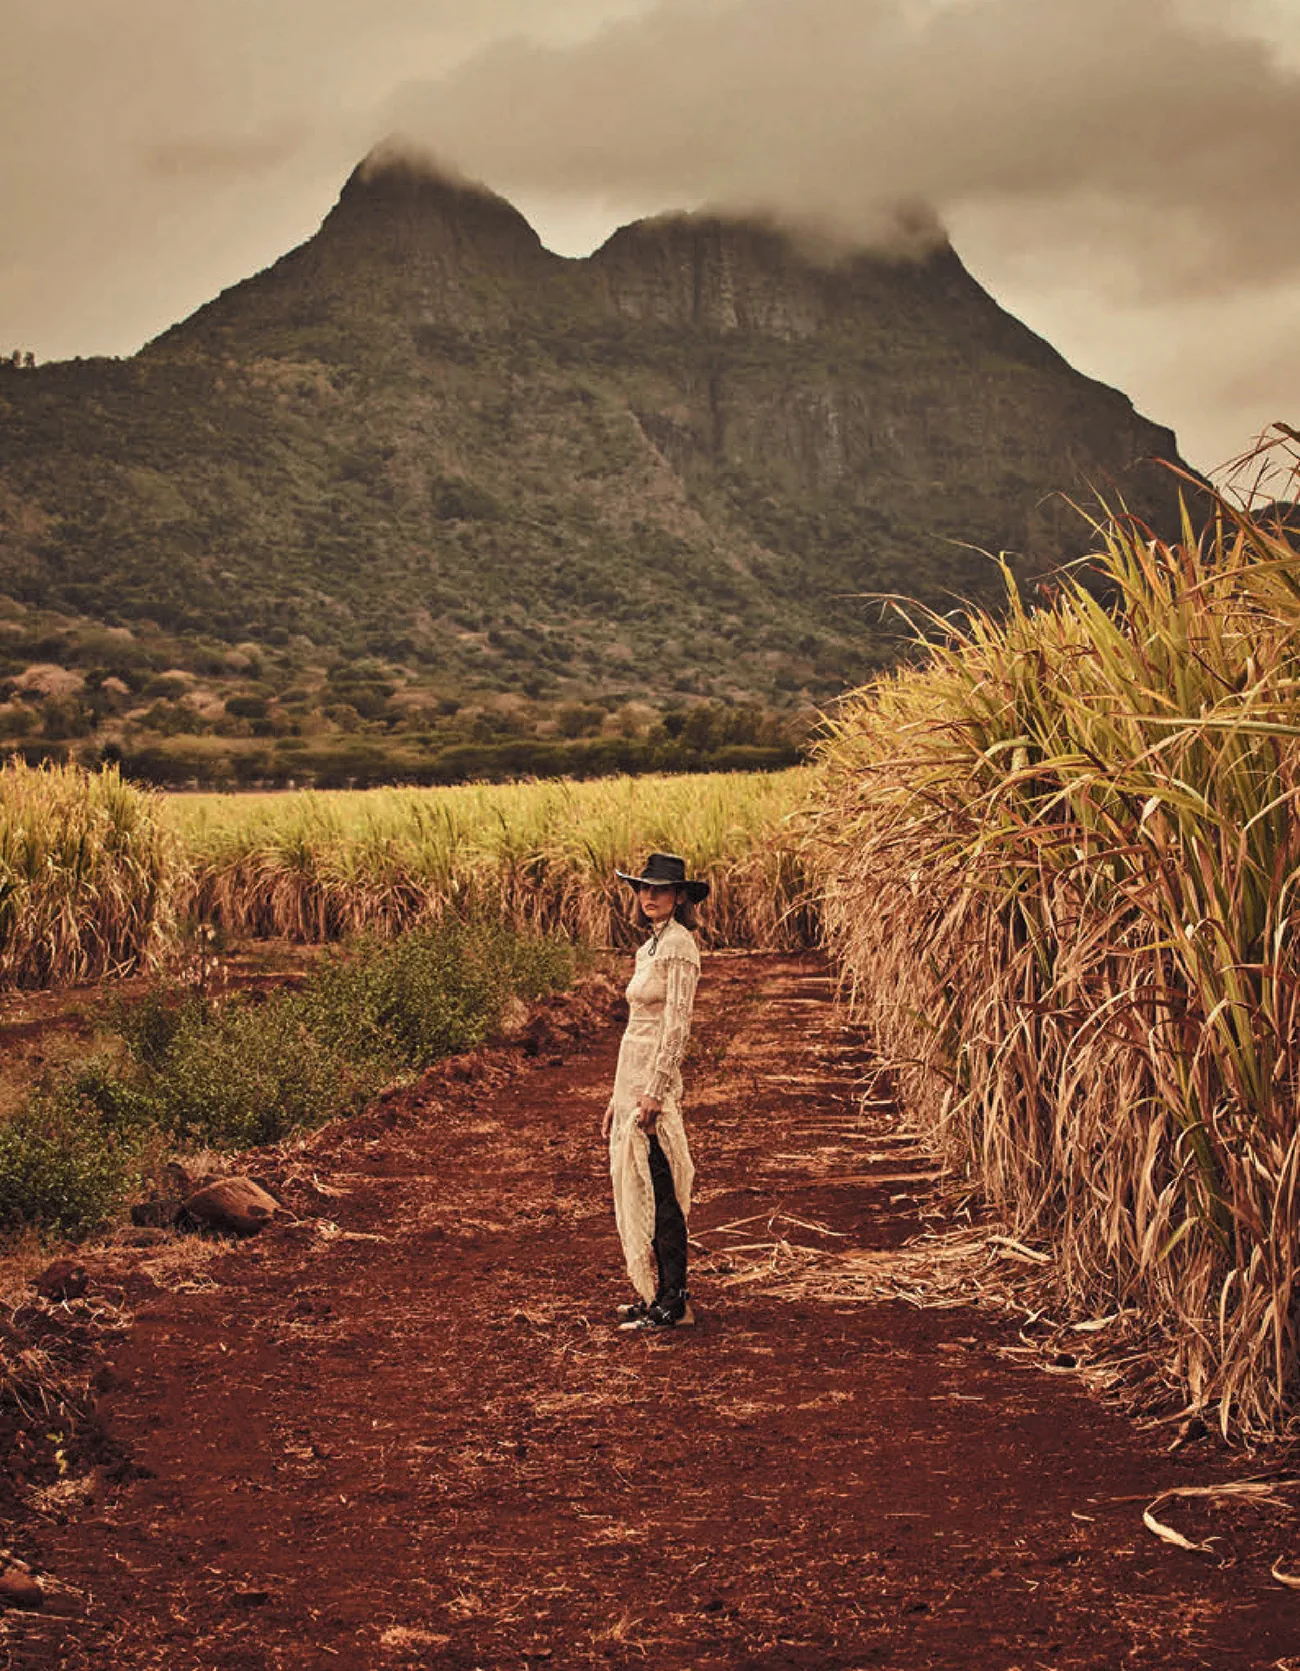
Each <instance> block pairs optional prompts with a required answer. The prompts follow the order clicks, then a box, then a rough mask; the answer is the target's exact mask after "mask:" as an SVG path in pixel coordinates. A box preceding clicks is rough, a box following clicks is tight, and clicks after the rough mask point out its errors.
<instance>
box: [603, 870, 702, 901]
mask: <svg viewBox="0 0 1300 1671" xmlns="http://www.w3.org/2000/svg"><path fill="white" fill-rule="evenodd" d="M614 874H615V876H617V877H618V879H619V881H620V882H626V883H627V885H628V887H630V888H639V887H640V886H641V884H642V883H643V882H644V883H645V884H646V886H647V887H651V888H680V889H681V890H682V892H683V893H684V894H685V895H686V897H687V899H689V900H690V901H691V903H692V904H693V905H698V904H699V903H700V901H701V900H702V899H707V898H708V897H709V884H708V883H707V882H699V881H692V880H690V879H688V878H686V877H683V879H682V880H681V881H680V882H668V881H665V880H664V878H663V877H662V876H629V875H628V873H627V872H626V871H625V870H616V871H615V872H614Z"/></svg>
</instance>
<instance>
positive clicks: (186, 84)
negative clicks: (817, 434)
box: [0, 0, 1300, 468]
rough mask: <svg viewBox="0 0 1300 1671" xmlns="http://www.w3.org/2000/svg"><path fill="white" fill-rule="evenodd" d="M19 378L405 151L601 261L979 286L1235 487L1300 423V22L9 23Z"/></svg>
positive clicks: (1031, 7) (920, 3) (184, 307)
mask: <svg viewBox="0 0 1300 1671" xmlns="http://www.w3.org/2000/svg"><path fill="white" fill-rule="evenodd" d="M0 64H2V65H3V69H4V83H5V90H4V96H3V99H0V141H2V144H0V227H3V234H2V235H0V347H21V348H30V349H33V350H35V351H36V353H37V354H38V355H39V357H40V358H42V359H54V358H63V357H66V356H70V355H74V354H101V353H112V354H124V353H130V352H131V351H133V350H134V349H135V348H137V347H139V345H140V344H141V343H142V342H144V341H145V340H147V339H148V338H149V337H151V336H153V335H155V334H156V333H157V332H158V331H160V330H162V329H163V328H165V327H166V326H167V325H169V324H171V323H172V322H173V321H175V320H176V319H178V318H181V317H183V316H184V315H185V314H187V313H189V312H190V311H191V310H192V309H193V308H195V307H197V306H198V305H199V304H200V303H201V302H203V301H205V300H207V299H208V298H209V297H210V296H212V295H214V294H215V293H216V292H217V291H218V290H219V289H221V288H222V287H223V286H225V285H228V284H231V283H234V282H235V281H236V280H238V279H240V278H243V277H246V276H247V275H248V274H249V273H252V272H254V271H256V270H257V269H258V268H260V267H263V266H265V265H266V264H267V263H268V262H270V261H272V260H273V259H274V258H275V257H276V256H277V255H280V254H282V253H283V252H284V250H286V249H287V248H289V247H290V246H291V245H293V244H295V243H297V242H300V241H301V240H302V239H303V238H305V237H307V236H309V235H310V234H311V232H312V231H314V229H315V227H316V226H317V225H318V224H319V222H320V220H321V218H322V216H323V215H324V214H325V213H326V212H327V211H328V209H329V207H330V205H331V203H332V202H333V200H334V198H335V197H336V196H337V193H338V190H339V187H340V186H341V184H342V181H343V179H344V178H345V177H346V175H347V173H348V172H349V170H350V169H351V167H352V166H353V164H354V163H356V162H357V161H358V160H359V159H360V157H361V156H362V155H364V153H365V152H366V151H367V150H368V149H369V148H370V146H371V145H372V144H374V143H376V142H377V141H379V140H382V139H384V138H386V137H388V136H390V135H392V134H394V133H404V134H407V135H409V136H411V138H412V139H413V140H415V141H418V142H419V143H421V144H424V145H428V146H430V147H432V148H434V149H435V150H436V151H437V153H438V154H440V155H441V156H443V157H445V158H446V159H447V160H448V161H450V162H452V163H454V164H455V165H457V166H458V167H459V168H461V169H462V170H464V171H465V172H467V173H469V174H472V175H475V176H477V177H479V178H482V179H484V180H486V181H487V182H488V183H489V184H490V185H492V186H493V187H494V188H495V189H497V190H498V191H501V192H502V193H503V194H504V195H506V196H507V197H510V198H511V199H512V200H513V201H514V202H516V203H517V204H518V205H519V206H520V207H521V208H522V209H523V211H524V212H525V213H526V214H527V215H528V217H529V218H530V220H532V222H533V224H534V225H535V226H536V227H537V228H538V231H539V232H540V233H541V235H542V237H543V239H544V240H545V241H546V242H547V243H548V244H550V245H551V247H552V248H554V249H558V250H560V251H561V252H563V253H565V254H584V253H586V252H587V251H588V250H589V249H590V248H592V247H594V245H595V244H597V243H598V242H600V241H601V240H602V239H603V238H604V237H605V236H606V235H607V234H608V233H609V232H610V231H611V230H612V229H613V227H614V226H616V225H618V224H620V223H621V222H622V221H626V220H628V219H631V218H633V217H635V216H637V215H640V214H645V213H651V212H656V211H660V210H663V209H669V208H693V207H710V208H719V209H722V210H728V209H730V210H735V211H743V210H753V209H763V210H767V211H772V212H776V213H778V214H785V215H788V216H795V217H798V218H799V219H801V220H804V221H813V222H816V223H819V224H820V225H822V226H823V227H825V228H827V229H828V230H831V231H834V232H835V233H837V234H838V235H840V236H842V237H844V238H846V239H850V240H854V241H857V242H870V241H872V240H873V239H877V240H878V239H879V238H880V237H882V236H883V230H882V229H885V228H887V227H889V226H890V225H891V223H892V219H893V209H894V206H895V205H896V204H898V203H899V202H900V201H901V202H909V201H910V202H918V201H919V202H925V203H928V204H930V205H932V206H933V207H934V209H935V210H936V212H937V214H938V215H939V217H940V219H941V220H942V222H943V224H944V225H945V226H946V227H947V229H948V231H949V233H950V235H951V237H952V240H953V242H954V244H955V245H956V247H957V249H958V251H959V253H960V254H961V255H962V257H963V259H964V260H965V262H966V264H967V266H969V267H970V268H971V269H972V271H973V272H974V273H975V275H976V276H977V277H978V278H979V279H980V280H981V281H982V282H983V283H984V284H985V285H986V286H987V287H988V288H989V289H990V290H991V291H992V292H993V294H994V295H995V296H996V297H997V298H998V299H999V300H1000V301H1001V302H1002V303H1003V304H1004V305H1005V306H1007V307H1009V308H1010V309H1011V310H1012V311H1013V312H1015V313H1017V314H1018V315H1019V316H1020V317H1021V318H1022V319H1024V320H1025V321H1026V322H1027V323H1028V324H1029V325H1031V326H1032V327H1033V328H1034V329H1035V330H1038V331H1040V332H1041V333H1042V334H1043V335H1044V336H1046V337H1047V338H1048V339H1049V340H1050V341H1052V342H1053V343H1055V345H1056V346H1057V347H1058V348H1060V349H1061V351H1062V352H1063V353H1064V354H1065V355H1066V356H1067V357H1068V358H1069V359H1070V360H1071V361H1072V362H1073V363H1074V364H1075V365H1077V366H1079V367H1080V369H1082V370H1084V371H1086V372H1088V373H1089V374H1091V375H1093V376H1096V377H1100V378H1103V379H1104V380H1105V381H1107V382H1109V383H1113V384H1116V385H1117V386H1118V387H1120V388H1122V389H1124V390H1125V392H1126V393H1128V394H1129V395H1131V396H1132V398H1133V400H1134V401H1135V403H1136V404H1137V406H1138V407H1139V409H1140V410H1142V411H1143V412H1145V413H1146V414H1147V415H1148V416H1150V417H1152V418H1154V419H1156V420H1158V421H1159V422H1162V423H1167V424H1171V425H1172V426H1173V427H1174V428H1175V429H1176V430H1177V431H1178V435H1179V440H1180V442H1181V444H1182V447H1183V451H1184V453H1185V455H1186V456H1187V457H1189V458H1190V459H1191V461H1192V462H1193V463H1195V464H1197V465H1199V466H1201V467H1202V468H1212V467H1214V466H1216V465H1218V464H1219V463H1221V462H1222V461H1224V460H1225V459H1227V458H1228V457H1230V456H1231V455H1232V454H1234V453H1237V452H1239V451H1241V450H1243V449H1244V448H1245V447H1246V446H1247V445H1248V444H1249V443H1250V441H1251V440H1252V438H1253V437H1254V435H1255V434H1256V433H1257V432H1258V431H1259V430H1260V429H1261V428H1263V426H1264V425H1266V424H1267V423H1269V422H1271V421H1272V420H1274V419H1277V418H1282V419H1285V420H1287V421H1289V422H1293V423H1300V201H1298V199H1300V0H1231V3H1228V0H473V3H472V4H470V3H469V0H180V3H178V0H0Z"/></svg>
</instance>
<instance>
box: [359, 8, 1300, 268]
mask: <svg viewBox="0 0 1300 1671" xmlns="http://www.w3.org/2000/svg"><path fill="white" fill-rule="evenodd" d="M386 115H387V116H388V117H389V118H390V119H391V121H392V122H393V123H394V124H395V125H397V126H400V127H401V128H402V129H403V130H404V131H407V132H409V133H410V134H411V135H412V136H413V137H414V138H416V139H418V140H419V141H421V142H423V143H426V144H428V145H430V146H432V147H433V148H434V149H435V150H437V151H438V152H439V153H440V154H443V155H447V156H449V157H451V158H453V159H454V160H455V161H456V162H457V163H459V164H460V165H461V166H463V167H465V168H466V169H468V170H469V171H471V172H473V173H475V174H477V175H481V176H482V177H484V178H486V179H487V180H489V181H490V182H491V183H492V184H493V186H494V187H496V189H498V190H501V191H504V192H505V193H506V194H507V195H512V194H519V195H522V196H524V197H527V196H528V194H530V193H544V194H548V195H550V196H552V197H553V196H555V195H557V194H558V195H564V194H568V195H570V196H573V197H575V198H584V197H585V198H592V197H595V198H600V199H604V200H608V201H615V202H621V203H627V204H631V205H635V206H636V207H637V208H639V209H642V210H651V209H660V208H668V207H682V206H683V205H707V206H710V207H718V208H722V209H726V210H732V211H739V212H752V211H768V212H773V213H776V214H778V215H785V216H793V217H797V218H799V219H801V220H804V221H808V220H811V221H814V222H817V223H819V224H821V225H822V226H824V227H825V228H827V229H828V230H834V231H835V232H837V233H838V234H839V235H841V236H849V237H853V238H856V239H859V240H862V241H871V240H872V239H873V238H875V237H878V236H879V235H880V229H881V227H882V226H884V225H888V224H889V222H890V214H891V209H892V206H893V205H894V204H896V203H898V202H899V201H915V200H922V201H925V202H927V203H930V204H932V205H933V206H934V208H935V209H936V210H937V211H938V213H939V214H940V215H941V216H943V217H944V218H945V219H947V218H949V217H951V216H952V215H954V214H956V213H960V212H961V211H963V210H966V211H981V212H989V213H993V212H996V211H999V210H1002V211H1006V212H1007V213H1008V214H1013V216H1014V222H1015V225H1014V229H1013V233H1012V234H1011V235H1014V236H1019V237H1022V238H1036V239H1044V240H1049V241H1051V242H1054V243H1055V244H1056V245H1057V246H1058V247H1071V246H1073V247H1077V248H1078V249H1080V250H1081V251H1085V252H1097V253H1100V255H1101V258H1102V259H1101V266H1102V268H1103V269H1104V272H1105V276H1106V281H1107V282H1108V283H1111V284H1113V285H1115V286H1117V287H1119V288H1121V289H1122V288H1124V287H1127V288H1128V289H1130V290H1132V291H1134V292H1135V293H1137V292H1141V291H1142V290H1143V289H1154V290H1157V291H1160V292H1162V293H1166V294H1168V293H1173V292H1177V293H1179V294H1188V295H1190V294H1201V293H1206V292H1208V293H1213V292H1215V291H1216V290H1218V289H1221V288H1232V287H1235V286H1237V285H1240V284H1242V283H1251V282H1259V283H1270V282H1272V281H1274V280H1275V279H1276V278H1277V277H1278V276H1279V275H1281V274H1284V273H1290V272H1294V271H1296V270H1300V214H1297V213H1296V208H1297V203H1296V198H1297V190H1298V186H1297V182H1300V72H1297V70H1296V69H1295V68H1294V67H1292V66H1291V65H1288V64H1287V63H1285V62H1284V61H1283V59H1282V58H1281V57H1280V56H1279V55H1278V54H1277V53H1276V52H1274V51H1273V50H1272V48H1271V47H1270V46H1269V45H1268V44H1267V43H1266V42H1265V41H1264V40H1262V39H1260V38H1258V37H1247V36H1236V35H1232V34H1230V33H1227V32H1225V29H1224V27H1223V26H1221V25H1217V24H1215V23H1213V22H1211V21H1209V20H1208V19H1207V15H1206V13H1205V11H1204V10H1203V9H1202V10H1192V9H1190V8H1189V7H1188V6H1186V5H1182V6H1180V5H1179V4H1176V3H1175V0H948V3H938V4H934V3H932V4H928V5H923V4H919V3H917V0H659V3H657V4H655V5H653V6H650V7H647V8H646V9H644V10H643V11H642V12H640V13H638V14H637V15H635V16H632V17H630V18H625V19H623V20H621V21H619V22H618V23H616V24H614V25H612V26H610V27H608V28H606V29H604V30H602V31H600V32H598V33H596V34H594V35H591V36H588V37H587V38H585V39H583V40H581V41H578V42H576V43H572V44H568V45H563V46H557V45H547V44H544V43H541V42H538V41H536V40H526V39H523V38H515V39H510V40H504V41H497V42H495V43H493V44H492V45H490V46H488V47H486V48H485V49H484V50H482V51H481V52H479V53H478V54H476V55H474V56H472V57H471V58H470V59H469V60H468V61H467V62H465V63H463V64H462V65H461V66H460V67H459V68H458V69H457V70H455V71H454V72H453V73H452V74H450V75H447V76H445V77H443V78H441V79H440V80H438V81H436V82H431V83H424V84H420V85H411V86H408V87H406V88H405V89H403V90H402V92H401V93H400V94H399V95H398V96H397V97H396V98H395V99H394V100H393V102H392V103H391V104H390V105H389V106H388V108H387V111H386Z"/></svg>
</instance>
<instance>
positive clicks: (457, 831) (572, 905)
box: [0, 761, 815, 986]
mask: <svg viewBox="0 0 1300 1671" xmlns="http://www.w3.org/2000/svg"><path fill="white" fill-rule="evenodd" d="M807 783H808V773H807V772H806V771H804V770H800V769H794V770H791V771H785V772H777V773H770V774H769V773H738V774H734V775H715V776H683V777H640V778H609V779H603V780H598V781H594V782H582V783H574V782H563V781H562V782H547V783H523V784H508V785H501V786H486V785H471V786H466V787H463V788H453V789H372V790H355V791H337V792H331V791H316V790H306V791H298V792H294V793H286V794H276V795H195V796H186V795H177V796H166V795H157V794H150V793H147V792H144V791H141V790H138V789H135V788H133V787H131V786H129V785H127V784H124V783H122V782H121V780H120V779H119V778H118V777H117V775H116V773H115V772H113V771H111V770H108V771H104V772H102V773H87V772H84V771H81V770H80V769H79V768H76V767H61V766H46V767H27V766H24V765H22V764H21V762H17V761H14V762H10V763H9V764H8V765H6V766H4V767H3V768H0V983H3V984H7V985H27V986H35V985H48V984H51V983H55V982H61V981H71V980H83V979H93V978H96V977H99V976H102V975H107V974H112V973H114V972H117V971H122V970H125V969H128V968H131V967H134V966H136V965H138V964H144V965H146V966H147V965H148V964H149V963H150V962H151V961H153V960H156V959H157V958H158V957H159V956H160V955H162V954H164V953H165V952H166V950H167V948H168V947H169V945H171V944H173V943H174V941H175V937H176V935H177V934H178V933H179V932H180V930H181V929H182V927H183V925H184V924H185V923H187V922H194V921H198V922H203V923H213V924H217V925H220V926H221V927H222V928H223V929H225V930H227V931H228V932H229V933H230V934H232V935H234V936H236V937H241V938H242V937H247V936H275V937H282V938H287V939H291V940H299V941H305V942H316V941H324V940H334V939H338V938H341V937H343V936H346V935H348V934H352V933H356V932H359V931H362V930H373V931H376V932H379V933H394V932H397V931H398V930H400V929H402V928H404V927H409V926H411V925H412V924H414V923H416V922H423V921H428V920H431V919H436V918H438V917H440V916H442V915H443V914H444V913H445V912H448V911H451V912H455V913H458V914H466V913H475V914H483V915H486V916H489V917H491V918H493V919H495V920H500V921H504V922H506V923H508V924H511V925H514V926H527V927H535V928H540V929H554V930H556V931H558V932H561V933H564V934H568V935H571V936H573V937H574V938H576V939H579V940H583V941H586V942H588V943H591V944H595V945H610V944H617V943H623V942H626V940H627V938H628V936H629V934H630V933H631V924H630V917H629V903H630V896H629V895H628V893H627V891H626V889H625V888H623V886H622V885H621V884H620V883H618V882H617V880H616V879H615V876H614V871H615V867H619V868H623V869H627V868H628V867H630V866H636V865H639V864H640V862H641V861H642V860H643V859H644V857H645V855H646V854H647V853H648V852H649V851H651V850H652V849H654V848H664V847H667V848H670V849H671V850H673V851H676V852H680V853H682V855H683V856H684V857H685V858H686V860H687V864H688V866H689V868H690V871H691V874H693V875H698V876H703V877H707V878H708V879H709V881H710V883H711V884H712V894H711V898H710V901H709V906H708V909H707V910H706V912H705V913H704V914H703V923H702V934H703V936H704V938H705V940H706V942H707V943H710V944H714V945H718V944H723V945H750V946H763V947H770V948H779V947H786V946H797V945H807V944H809V943H810V942H811V941H812V939H813V938H814V935H815V926H814V922H813V918H812V915H811V914H810V912H809V910H808V908H807V905H806V901H805V899H804V889H803V872H802V868H801V865H800V860H799V842H798V821H799V809H800V807H801V806H802V804H803V802H804V800H805V798H806V787H807Z"/></svg>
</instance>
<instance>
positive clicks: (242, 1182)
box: [185, 1178, 280, 1236]
mask: <svg viewBox="0 0 1300 1671" xmlns="http://www.w3.org/2000/svg"><path fill="white" fill-rule="evenodd" d="M185 1211H186V1212H187V1213H188V1214H189V1215H190V1217H191V1218H192V1219H194V1220H196V1221H197V1222H198V1223H199V1224H202V1225H205V1226H206V1227H207V1228H208V1229H209V1230H233V1231H234V1232H235V1234H236V1235H238V1236H255V1235H256V1234H257V1232H258V1231H259V1230H263V1229H265V1228H266V1226H267V1225H268V1224H270V1222H271V1220H272V1219H273V1218H274V1217H275V1215H276V1214H277V1213H278V1212H279V1211H280V1203H279V1202H278V1201H277V1200H276V1199H275V1197H274V1196H273V1195H270V1194H268V1193H267V1191H266V1190H264V1189H263V1188H262V1187H261V1186H260V1185H259V1184H255V1183H254V1182H253V1180H252V1179H251V1178H218V1179H217V1180H216V1182H215V1183H211V1184H208V1185H206V1186H205V1187H204V1188H203V1189H200V1190H196V1191H195V1193H194V1194H193V1195H191V1196H189V1197H188V1199H187V1200H186V1202H185Z"/></svg>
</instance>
